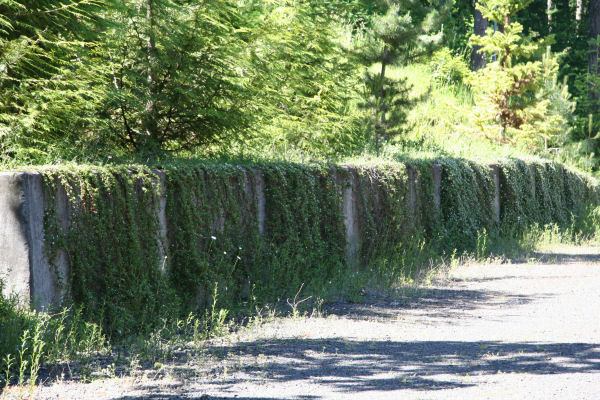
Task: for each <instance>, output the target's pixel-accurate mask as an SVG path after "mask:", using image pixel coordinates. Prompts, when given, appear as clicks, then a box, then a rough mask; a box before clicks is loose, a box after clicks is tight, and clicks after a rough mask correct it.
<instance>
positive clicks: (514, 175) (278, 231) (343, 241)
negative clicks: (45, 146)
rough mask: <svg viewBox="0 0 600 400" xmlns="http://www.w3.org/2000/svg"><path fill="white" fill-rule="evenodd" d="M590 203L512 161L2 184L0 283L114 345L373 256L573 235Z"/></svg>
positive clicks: (554, 169)
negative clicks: (0, 277) (546, 227)
mask: <svg viewBox="0 0 600 400" xmlns="http://www.w3.org/2000/svg"><path fill="white" fill-rule="evenodd" d="M3 188H4V189H3ZM598 192H599V191H598V187H597V185H596V184H595V182H593V181H591V180H589V179H588V178H586V177H584V176H582V175H579V174H577V173H575V172H573V171H569V170H567V169H566V168H564V167H563V166H561V165H559V164H555V163H551V162H542V161H535V162H524V161H521V160H512V159H511V160H504V161H501V162H499V163H498V165H495V166H488V165H483V164H478V163H475V162H472V161H468V160H456V159H441V160H437V161H414V162H411V163H410V164H402V163H390V164H383V165H377V166H371V165H355V166H327V167H325V166H323V167H313V166H305V165H297V164H254V165H250V166H241V165H228V164H195V165H186V166H180V167H172V168H167V169H166V170H165V171H151V170H149V169H147V168H144V167H139V166H136V167H108V168H90V167H79V168H74V169H73V168H70V169H60V168H58V169H54V168H52V169H44V170H41V171H40V172H39V173H3V174H0V218H3V219H2V220H0V223H2V224H5V225H6V226H9V225H10V224H16V225H19V227H20V228H18V229H17V231H16V233H15V232H13V234H12V236H11V232H10V230H6V229H4V230H3V229H1V226H2V224H0V273H2V274H4V275H5V276H6V278H7V280H8V286H7V288H6V290H11V288H12V289H16V290H19V291H20V292H21V294H23V295H24V296H25V297H29V298H30V299H31V301H32V303H33V304H34V305H35V306H37V307H38V308H44V307H47V306H49V305H58V304H59V303H60V302H66V303H75V304H77V305H81V306H83V307H84V310H85V315H86V316H87V317H88V318H89V319H91V320H95V321H102V322H103V324H104V326H105V327H106V329H107V330H108V331H110V332H112V333H115V334H124V333H127V332H129V331H132V330H135V329H139V327H141V326H142V327H143V326H151V325H152V324H153V323H155V321H158V320H160V318H163V317H164V318H167V317H170V316H174V315H183V314H185V313H187V312H189V311H198V310H202V309H203V308H204V307H206V306H208V305H210V304H211V302H212V301H213V299H214V293H215V291H216V292H217V293H218V296H219V299H220V300H219V301H220V302H221V303H222V304H221V306H235V305H240V304H244V303H245V302H248V301H249V300H252V299H260V301H273V300H275V299H276V298H277V297H281V298H285V297H288V296H291V295H293V294H294V293H295V292H296V291H297V290H298V288H299V287H300V286H301V285H303V284H304V286H305V287H309V288H310V289H309V290H315V291H322V290H324V289H325V288H326V287H327V285H328V284H329V282H330V281H332V280H333V281H334V282H335V281H336V280H337V279H339V278H340V277H341V276H342V275H343V274H344V272H346V271H347V270H348V268H363V269H364V268H367V267H369V266H371V265H373V264H376V263H379V264H378V265H380V266H381V265H383V268H387V266H389V267H390V268H392V267H393V266H391V265H389V264H385V262H384V263H383V264H382V263H380V261H381V260H384V261H386V260H389V259H390V255H393V254H400V253H402V254H405V253H406V254H411V252H410V250H411V249H414V248H415V247H420V246H421V247H422V246H423V243H427V244H428V246H429V247H430V248H432V249H434V250H435V251H436V252H438V253H442V252H446V253H449V252H451V251H453V250H454V249H458V250H459V251H463V250H473V249H474V248H475V247H476V246H477V240H478V237H479V235H480V233H481V232H482V231H483V229H485V230H486V231H487V232H488V233H490V234H505V235H509V234H510V235H519V234H521V233H523V232H524V231H526V230H527V229H528V228H529V227H531V226H532V225H533V224H535V223H537V224H542V225H543V224H546V223H550V222H553V223H557V224H559V225H560V226H563V227H566V226H570V225H571V224H573V221H575V220H577V219H578V218H579V219H581V218H583V217H584V216H585V215H586V214H585V213H586V209H587V208H589V207H590V206H592V205H593V206H595V205H596V204H598ZM10 196H12V197H10ZM3 199H4V200H3ZM11 199H12V200H11ZM3 201H4V203H3ZM19 201H21V203H19V204H20V205H18V206H14V204H13V203H15V202H16V203H18V202H19ZM11 218H12V219H11ZM36 232H37V233H36ZM19 240H25V241H26V242H27V243H26V246H24V247H23V246H21V247H19V246H15V243H16V242H18V241H19ZM15 249H16V250H15ZM22 249H25V250H22ZM36 249H38V250H39V251H40V252H39V254H38V253H36V251H37V250H36ZM19 251H20V252H21V253H19V254H24V253H23V252H24V251H26V252H27V256H26V257H25V256H23V257H20V256H19V254H17V253H18V252H19ZM15 252H17V253H15ZM407 252H408V253H407ZM36 254H37V255H36Z"/></svg>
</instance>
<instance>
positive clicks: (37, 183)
mask: <svg viewBox="0 0 600 400" xmlns="http://www.w3.org/2000/svg"><path fill="white" fill-rule="evenodd" d="M53 196H54V198H55V202H56V203H55V204H56V209H57V216H58V219H59V221H58V223H59V226H60V227H61V229H66V226H68V223H69V205H68V198H67V195H66V192H65V191H64V189H63V188H61V187H59V188H58V189H57V192H56V193H54V194H53ZM45 204H46V199H45V198H44V190H43V186H42V175H41V174H39V173H34V172H14V173H12V172H11V173H0V276H1V277H2V278H3V280H4V281H5V283H6V287H5V288H4V290H3V294H4V295H10V294H15V295H17V296H19V298H20V299H21V301H22V302H23V303H30V304H31V305H32V306H33V307H34V308H36V309H38V310H43V309H47V308H48V307H49V306H51V305H58V304H59V303H60V300H61V299H62V296H63V294H64V288H65V285H64V282H66V278H67V276H68V260H67V255H66V253H65V252H64V251H59V252H58V253H57V254H55V257H54V259H53V260H52V266H51V263H50V262H49V260H48V258H47V255H46V254H45V253H44V207H45Z"/></svg>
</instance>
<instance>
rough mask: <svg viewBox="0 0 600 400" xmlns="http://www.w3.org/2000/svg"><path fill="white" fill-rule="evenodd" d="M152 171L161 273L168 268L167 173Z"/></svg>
mask: <svg viewBox="0 0 600 400" xmlns="http://www.w3.org/2000/svg"><path fill="white" fill-rule="evenodd" d="M152 173H153V174H154V175H156V190H157V192H156V198H157V203H156V205H155V210H154V212H155V214H156V219H157V221H158V238H157V242H158V251H159V254H160V265H159V268H160V270H161V272H162V273H166V272H167V270H168V268H167V266H168V262H169V256H168V250H169V238H168V234H167V187H166V182H167V174H166V172H165V171H163V170H159V169H154V170H152Z"/></svg>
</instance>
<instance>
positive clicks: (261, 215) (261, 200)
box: [254, 169, 267, 236]
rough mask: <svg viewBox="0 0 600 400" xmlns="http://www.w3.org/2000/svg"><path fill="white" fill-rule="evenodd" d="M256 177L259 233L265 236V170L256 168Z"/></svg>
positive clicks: (255, 190)
mask: <svg viewBox="0 0 600 400" xmlns="http://www.w3.org/2000/svg"><path fill="white" fill-rule="evenodd" d="M254 179H255V181H256V184H255V187H254V194H255V196H256V207H257V213H258V216H257V217H258V233H259V234H260V235H261V236H264V234H265V221H266V220H267V214H266V210H265V204H266V203H265V176H264V174H263V171H262V170H260V169H256V170H254Z"/></svg>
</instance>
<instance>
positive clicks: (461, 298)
mask: <svg viewBox="0 0 600 400" xmlns="http://www.w3.org/2000/svg"><path fill="white" fill-rule="evenodd" d="M537 297H539V296H536V298H537ZM533 300H534V297H532V296H527V295H520V294H511V293H506V292H501V291H492V290H469V289H460V288H456V289H451V288H450V289H447V288H443V289H440V288H410V289H401V290H400V291H398V292H397V293H394V294H393V295H392V296H388V297H385V298H384V297H377V296H370V297H367V298H365V300H364V303H361V304H350V303H344V302H341V303H331V304H328V305H327V306H326V307H325V313H326V314H327V315H336V316H340V317H344V318H349V319H357V320H371V319H377V320H386V319H392V320H393V319H396V318H397V316H398V315H399V314H402V313H404V312H405V311H406V310H419V311H421V313H422V315H424V316H427V317H431V318H439V319H445V320H453V319H456V318H461V317H463V316H464V312H465V311H469V310H475V309H478V308H481V307H486V306H488V305H490V304H494V306H500V307H514V306H518V305H521V304H527V303H529V302H531V301H533Z"/></svg>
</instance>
